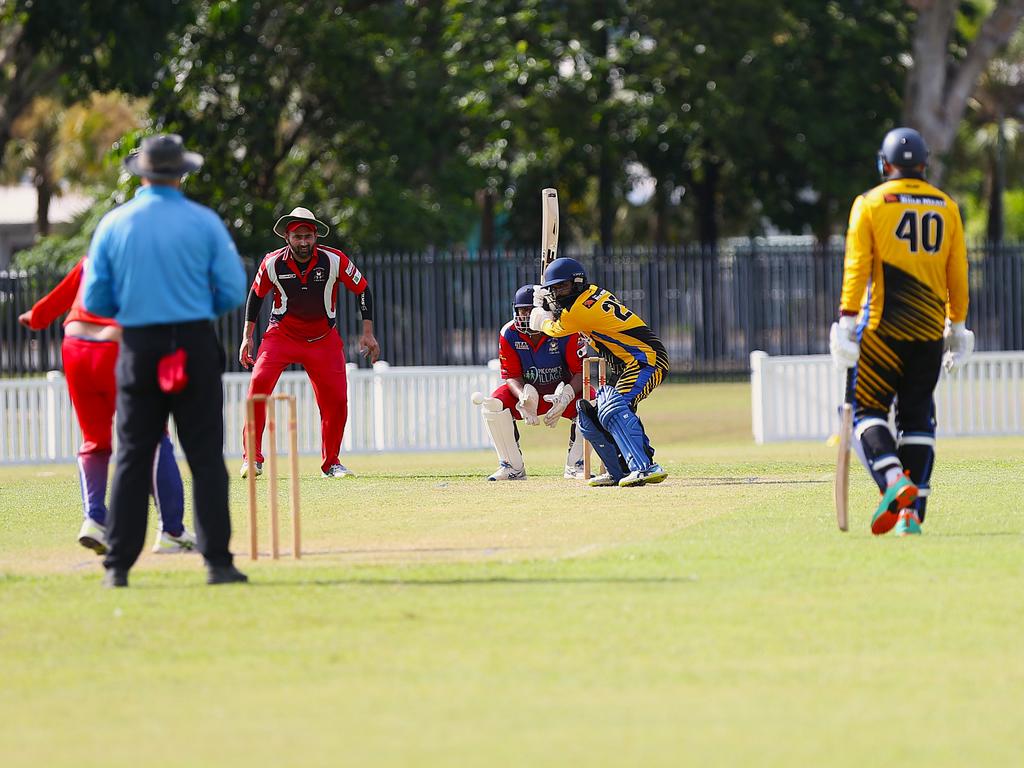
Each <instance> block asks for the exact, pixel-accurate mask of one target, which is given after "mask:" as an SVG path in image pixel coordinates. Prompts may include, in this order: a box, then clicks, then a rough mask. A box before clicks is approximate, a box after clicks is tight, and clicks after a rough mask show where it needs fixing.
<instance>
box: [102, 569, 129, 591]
mask: <svg viewBox="0 0 1024 768" xmlns="http://www.w3.org/2000/svg"><path fill="white" fill-rule="evenodd" d="M103 586H104V587H127V586H128V571H124V570H121V569H120V568H107V572H106V573H104V574H103Z"/></svg>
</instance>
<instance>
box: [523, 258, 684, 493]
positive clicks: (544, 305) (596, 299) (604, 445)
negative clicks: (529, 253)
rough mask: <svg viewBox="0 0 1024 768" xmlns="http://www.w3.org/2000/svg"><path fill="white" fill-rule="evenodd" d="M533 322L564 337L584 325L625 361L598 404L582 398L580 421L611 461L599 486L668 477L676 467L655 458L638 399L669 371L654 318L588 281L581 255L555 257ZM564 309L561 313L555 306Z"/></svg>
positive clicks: (602, 349)
mask: <svg viewBox="0 0 1024 768" xmlns="http://www.w3.org/2000/svg"><path fill="white" fill-rule="evenodd" d="M534 304H535V307H534V309H533V311H532V313H531V314H530V328H531V329H532V330H535V331H541V332H542V333H545V334H547V335H548V336H553V337H555V338H560V337H562V336H568V335H569V334H573V333H578V334H580V335H581V336H585V337H586V339H585V340H586V341H589V343H590V344H591V345H592V346H593V347H594V348H595V349H597V351H598V354H600V355H601V356H603V357H605V358H606V359H608V360H609V362H610V363H612V368H613V369H621V373H620V374H619V376H618V379H617V381H616V382H615V385H614V386H604V387H601V388H600V389H599V390H598V392H597V406H596V407H595V406H594V405H593V404H591V403H590V402H589V401H586V400H584V401H583V402H581V403H580V404H579V406H578V411H579V417H578V423H579V429H580V431H581V432H582V433H583V436H584V437H585V438H586V439H587V440H589V441H590V444H591V445H593V446H594V450H595V451H596V452H597V455H598V456H600V457H601V460H602V461H603V462H604V465H605V469H606V470H607V472H605V473H604V474H603V475H598V476H597V477H595V478H593V479H592V480H591V481H590V484H591V485H594V486H607V485H621V486H636V485H644V484H647V483H651V484H653V483H660V482H661V481H662V480H664V479H665V478H666V477H667V476H668V473H667V472H665V470H664V469H662V468H661V466H659V465H658V464H657V463H655V461H654V449H653V448H652V447H651V443H650V441H649V440H648V439H647V434H646V432H645V431H644V426H643V424H642V423H641V422H640V419H639V418H638V417H637V415H636V409H637V406H638V405H639V404H640V401H641V400H643V399H644V398H646V397H647V396H648V395H649V394H650V393H651V392H652V391H653V390H654V388H655V387H657V386H658V384H660V383H661V381H662V379H663V378H664V377H665V374H666V373H667V372H668V369H669V363H668V352H667V351H666V350H665V345H664V344H662V343H661V339H659V338H658V337H657V336H655V335H654V333H653V332H652V331H651V329H650V328H649V327H648V326H647V324H646V323H645V322H644V321H643V320H641V319H640V317H639V316H637V315H636V314H635V313H634V312H632V311H631V310H629V309H627V308H626V306H625V305H623V304H622V302H620V301H619V300H618V299H616V298H615V296H614V295H612V294H611V293H609V292H608V291H607V290H605V289H604V288H599V287H598V286H596V285H591V284H590V283H588V282H587V275H586V272H585V271H584V269H583V265H582V264H580V263H579V262H578V261H576V260H575V259H568V258H561V259H555V260H554V261H552V262H551V264H549V265H548V268H547V269H545V270H544V277H543V286H540V287H538V289H537V290H536V291H535V292H534ZM553 310H554V311H558V313H559V314H558V317H557V318H556V317H555V314H554V311H553Z"/></svg>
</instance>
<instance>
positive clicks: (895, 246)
mask: <svg viewBox="0 0 1024 768" xmlns="http://www.w3.org/2000/svg"><path fill="white" fill-rule="evenodd" d="M927 160H928V148H927V146H926V145H925V143H924V139H923V138H921V135H920V134H919V133H918V132H917V131H915V130H913V129H911V128H896V129H895V130H892V131H889V133H887V134H886V136H885V139H884V140H883V141H882V147H881V150H880V151H879V153H878V170H879V173H880V174H881V175H882V178H883V179H884V182H883V183H882V184H880V185H878V186H877V187H875V188H874V189H871V190H869V191H868V192H865V193H864V194H862V195H860V196H859V197H858V198H857V199H856V200H854V202H853V208H852V210H851V211H850V224H849V228H848V229H847V232H846V259H845V265H844V269H843V293H842V298H841V300H840V305H839V321H838V322H836V323H833V324H832V330H831V334H830V339H829V341H830V344H829V346H830V350H831V353H832V359H833V360H834V361H835V363H836V365H837V366H838V367H840V368H842V369H852V370H851V371H850V374H849V375H850V381H849V384H850V386H851V387H852V393H853V408H854V439H855V440H856V441H858V442H859V446H858V453H859V454H862V456H863V460H864V462H865V464H866V466H867V468H868V471H869V472H870V473H871V476H872V478H874V480H875V482H876V483H877V484H878V488H879V490H880V491H881V492H882V498H881V500H880V501H879V503H878V508H877V509H876V510H875V514H874V516H873V517H872V518H871V532H872V533H875V534H882V533H887V532H888V531H890V530H892V529H893V527H895V528H896V533H897V534H900V535H903V534H917V533H920V532H921V522H922V521H923V520H924V513H925V504H926V502H927V498H928V494H929V492H930V478H931V474H932V468H933V466H934V464H935V406H934V402H933V393H934V391H935V385H936V384H937V383H938V380H939V372H940V370H941V369H942V368H943V367H945V368H946V370H947V371H952V370H955V369H957V368H958V367H960V366H961V365H963V363H964V361H965V360H966V359H967V358H968V356H969V355H970V354H971V352H972V351H973V350H974V334H973V333H971V332H970V331H969V330H967V327H966V320H967V304H968V290H967V248H966V245H965V244H964V230H963V223H962V221H961V219H960V210H959V208H957V205H956V203H955V202H954V201H953V199H952V198H950V197H949V195H947V194H946V193H945V192H943V191H942V190H940V189H939V188H937V187H935V186H932V185H931V184H929V183H928V182H927V181H925V179H924V169H925V164H926V162H927ZM858 313H859V319H858ZM894 398H895V400H896V429H897V435H896V436H895V438H894V436H893V434H892V432H891V431H890V429H889V408H890V406H891V405H892V403H893V399H894Z"/></svg>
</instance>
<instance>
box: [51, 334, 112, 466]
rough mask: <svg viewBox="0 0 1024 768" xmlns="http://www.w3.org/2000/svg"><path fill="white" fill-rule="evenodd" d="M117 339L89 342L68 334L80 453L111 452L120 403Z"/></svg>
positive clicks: (67, 370)
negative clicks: (116, 370)
mask: <svg viewBox="0 0 1024 768" xmlns="http://www.w3.org/2000/svg"><path fill="white" fill-rule="evenodd" d="M117 353H118V343H117V342H116V341H87V340H85V339H77V338H74V337H73V336H65V337H64V343H63V344H62V346H61V354H62V355H63V358H64V376H65V378H66V379H67V383H68V394H69V395H70V396H71V404H72V405H73V406H74V409H75V416H76V417H77V418H78V426H80V427H81V428H82V447H81V448H79V450H78V453H79V454H80V455H81V454H88V453H110V443H111V439H112V432H113V425H114V406H115V404H116V402H117V380H116V379H115V377H114V366H115V365H116V364H117Z"/></svg>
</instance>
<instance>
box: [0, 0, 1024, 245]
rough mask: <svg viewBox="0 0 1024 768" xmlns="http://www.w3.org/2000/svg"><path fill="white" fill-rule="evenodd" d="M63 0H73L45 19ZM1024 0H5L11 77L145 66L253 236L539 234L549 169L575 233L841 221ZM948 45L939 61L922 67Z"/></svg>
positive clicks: (1, 44)
mask: <svg viewBox="0 0 1024 768" xmlns="http://www.w3.org/2000/svg"><path fill="white" fill-rule="evenodd" d="M71 5H74V6H75V8H76V9H77V10H71ZM42 6H46V9H47V11H48V12H49V13H51V14H56V15H58V16H60V18H61V21H60V23H58V24H56V25H55V29H53V30H47V31H45V33H44V31H43V29H42V28H41V27H40V26H39V19H40V18H41V17H39V16H38V13H37V9H39V8H41V7H42ZM1018 6H1024V0H964V1H962V2H958V1H957V0H927V2H926V1H925V0H916V1H914V0H873V1H872V2H864V1H863V0H790V2H787V3H767V2H763V0H730V2H728V3H725V2H723V1H721V0H709V1H708V2H704V3H688V4H684V5H681V4H680V3H678V2H676V1H675V0H488V2H486V3H484V2H479V1H478V0H389V1H388V2H374V1H372V0H348V1H346V2H342V1H341V0H180V1H179V2H176V3H175V2H170V1H169V0H167V1H162V2H159V3H157V2H152V3H135V4H129V6H128V8H129V10H128V11H125V10H124V9H123V8H121V7H120V6H118V8H119V12H120V13H121V14H122V15H121V16H117V15H116V14H113V12H112V4H111V3H109V2H107V1H106V0H97V1H96V2H90V1H88V0H86V2H79V3H74V4H72V3H70V2H61V0H36V2H35V4H34V5H31V8H30V7H29V4H28V0H15V1H13V2H4V0H0V16H2V17H3V18H4V19H6V20H7V21H8V22H10V23H11V25H9V26H5V27H3V31H2V32H0V51H2V53H0V56H3V57H5V58H4V59H3V61H4V62H6V63H4V64H3V66H0V77H2V78H6V80H5V81H4V82H5V83H7V84H9V85H11V86H17V84H18V83H23V82H24V81H26V78H28V74H27V73H28V72H29V71H30V69H31V71H32V72H35V73H36V74H35V77H37V78H40V77H45V76H46V75H47V73H49V74H50V76H56V77H57V78H58V80H59V81H60V82H61V83H62V87H63V88H64V89H65V90H64V95H62V96H60V99H61V100H62V102H63V103H65V104H66V103H67V101H68V100H69V98H70V96H69V95H68V94H74V93H77V92H79V91H82V90H87V89H90V88H96V87H98V86H103V87H112V86H122V87H125V88H129V89H134V90H135V91H137V92H146V94H147V96H148V99H149V101H148V103H149V105H150V119H149V123H148V125H146V126H145V130H171V131H177V132H179V133H181V134H182V135H183V136H184V137H185V139H186V143H187V144H188V145H189V147H190V148H192V149H195V150H197V151H199V152H202V153H203V154H204V155H205V157H206V165H205V166H204V168H203V170H202V172H200V173H199V174H196V175H195V176H194V177H193V178H191V179H190V180H189V182H188V191H189V194H190V195H192V196H194V197H196V198H197V199H199V200H201V201H202V202H204V203H206V204H208V205H211V206H212V207H214V208H215V209H216V210H217V211H218V212H219V213H220V214H221V215H222V216H223V217H224V219H225V220H226V221H227V222H228V223H229V225H230V226H231V228H232V230H233V232H234V234H235V235H236V238H237V240H238V241H239V245H240V247H241V249H242V251H243V252H244V253H247V254H249V255H251V256H258V255H259V254H260V253H262V252H263V251H265V250H267V249H268V248H270V247H272V246H274V245H276V243H277V240H276V239H275V237H274V236H273V235H272V234H271V227H272V225H273V222H274V221H275V219H276V218H277V217H278V216H280V215H281V214H283V213H286V212H287V211H288V210H290V209H291V208H292V207H294V206H296V205H305V206H308V207H310V208H313V209H314V210H316V211H317V213H318V214H319V215H320V216H321V217H322V218H324V219H325V220H328V221H329V222H330V223H331V224H332V226H333V227H334V228H335V230H336V232H335V235H333V236H332V237H333V238H334V239H335V241H336V242H337V243H338V244H340V245H342V246H343V247H346V248H355V249H362V250H376V249H414V248H416V249H418V248H424V247H430V246H436V247H450V246H458V245H460V244H466V243H470V242H474V243H476V242H479V243H481V244H482V245H483V246H485V247H492V246H501V245H503V244H508V245H513V244H514V245H522V244H529V243H532V242H535V240H536V237H537V234H536V233H537V231H538V229H539V226H538V225H539V205H538V194H537V193H538V192H539V191H540V189H541V188H543V187H548V186H553V187H556V188H557V189H558V190H559V193H560V197H561V201H562V212H563V230H562V231H563V233H564V234H563V237H564V238H565V239H566V240H567V241H573V242H575V243H577V244H580V245H593V246H605V247H607V246H612V245H615V244H620V243H626V242H633V241H642V242H652V241H653V242H656V243H661V244H668V243H684V242H693V241H697V242H701V243H704V244H711V243H714V242H716V241H717V240H718V239H719V238H721V237H725V236H732V235H757V234H762V233H765V232H774V231H782V232H795V233H805V232H809V233H814V234H816V235H817V236H818V237H819V238H825V237H827V236H828V235H829V234H831V233H835V232H837V231H841V229H842V223H843V219H844V217H845V215H846V211H847V210H848V207H849V204H850V201H851V200H852V198H853V197H854V196H855V195H856V194H857V193H858V192H860V191H861V190H862V189H864V188H865V187H867V186H869V185H870V184H872V183H873V182H874V181H875V179H876V176H875V174H874V167H873V158H874V153H875V150H876V149H877V146H878V143H879V141H880V139H881V137H882V135H883V134H884V133H885V131H886V130H887V129H889V128H891V127H892V126H894V125H895V124H896V123H897V122H898V121H899V116H900V114H901V112H903V113H904V114H907V109H908V108H909V109H925V108H927V109H933V108H934V100H933V101H928V98H930V97H928V94H933V95H934V94H935V93H940V94H945V95H946V96H949V95H950V94H953V95H955V94H956V93H959V92H960V91H958V90H957V89H956V87H954V85H955V84H956V83H963V82H968V81H970V82H975V81H976V80H977V79H978V78H977V77H975V79H974V80H969V78H968V80H965V79H964V78H965V77H967V75H964V74H958V73H964V72H967V71H968V69H970V67H972V66H974V64H973V62H975V61H977V60H981V59H979V57H981V58H982V59H983V60H984V61H989V59H990V58H991V55H992V53H993V52H994V51H996V50H998V48H999V40H1000V39H1001V38H1000V37H999V36H1000V35H1002V34H1003V33H1004V32H1005V31H1006V29H1007V28H1008V26H1009V27H1012V26H1013V24H1015V23H1018V22H1019V17H1018V16H1015V15H1014V14H1015V8H1017V7H1018ZM139 9H141V10H139ZM950 9H952V13H953V15H952V17H951V19H952V20H951V21H950V22H949V24H946V25H945V26H943V24H945V20H946V16H948V15H949V13H950ZM125 13H127V16H125V15H124V14H125ZM104 14H106V15H107V16H109V19H107V18H106V17H105V16H104ZM140 14H141V15H142V16H141V17H144V18H145V19H146V22H145V23H139V19H140ZM942 14H946V16H943V15H942ZM115 16H116V18H115ZM67 19H74V20H75V21H74V24H72V23H71V22H69V21H67ZM929 19H931V20H932V21H934V20H935V19H938V20H939V21H940V22H942V23H939V24H937V26H936V24H933V23H932V22H931V21H929ZM108 24H109V28H108ZM929 24H931V26H929ZM129 29H130V30H131V32H130V33H129V32H128V31H127V30H129ZM929 29H933V31H934V29H938V30H939V31H942V30H945V34H946V37H942V36H941V35H939V36H938V37H935V36H934V35H933V36H931V37H928V35H926V34H925V33H926V32H927V30H929ZM925 38H927V39H928V40H929V41H930V42H929V45H932V46H933V47H932V48H928V47H927V46H925V47H922V46H923V44H922V40H924V39H925ZM166 40H169V41H170V42H169V43H167V42H165V41H166ZM936 40H938V41H939V42H940V43H941V44H940V45H939V46H938V48H935V47H934V44H935V41H936ZM29 41H31V44H32V46H34V47H32V48H31V50H32V51H34V52H35V54H37V55H36V56H34V58H31V59H29V60H26V59H24V56H23V54H18V52H19V51H23V49H24V46H25V45H28V43H29ZM926 50H927V51H932V53H934V52H935V51H941V56H938V57H935V56H933V57H932V58H929V57H928V56H925V55H922V52H924V51H926ZM154 51H155V53H154ZM15 54H18V55H21V56H22V58H21V59H19V60H18V63H17V64H16V65H14V64H11V62H14V61H15V59H16V58H17V56H15ZM12 56H15V58H11V57H12ZM985 56H988V58H984V57H985ZM26 61H30V62H31V67H30V68H26V66H27V65H26ZM929 62H931V64H930V63H929ZM940 63H941V65H942V66H943V67H945V68H946V70H948V77H946V78H945V79H944V80H943V83H944V85H943V86H942V88H941V89H939V90H938V91H936V90H935V88H934V87H933V86H932V85H928V86H927V87H925V85H924V83H925V81H926V80H927V78H929V77H931V76H932V75H931V74H929V72H931V73H932V74H934V68H931V69H930V68H929V67H931V66H932V64H934V65H935V66H938V65H939V64H940ZM982 81H983V83H984V82H989V80H986V79H985V78H982ZM39 82H42V80H40V81H39ZM929 82H930V81H929ZM19 87H20V88H21V90H22V91H24V90H25V88H24V85H22V86H18V87H13V88H12V89H11V90H10V92H11V93H14V92H18V90H19ZM951 89H952V90H951ZM29 90H31V89H29ZM970 90H971V89H968V91H970ZM904 94H908V97H907V98H906V99H905V98H904ZM926 97H928V98H926ZM943 98H944V97H943ZM12 103H13V102H12V98H11V97H10V96H9V95H8V96H7V97H6V100H4V101H3V103H2V105H0V138H2V126H3V120H4V115H5V114H7V112H5V111H4V110H5V109H7V111H8V112H9V111H10V105H11V104H12ZM943 103H944V102H943ZM914 105H916V106H914ZM928 105H931V106H928ZM947 106H949V109H946V111H945V112H942V115H941V117H942V119H943V120H950V121H953V122H954V123H955V122H956V121H958V120H959V118H958V117H957V112H956V111H955V109H953V108H952V105H947ZM944 109H945V107H944ZM940 111H941V110H940ZM910 114H915V113H914V112H913V111H911V113H910ZM925 127H926V128H927V126H925ZM140 135H141V133H140V132H136V133H129V134H128V135H127V136H126V137H125V138H124V139H123V140H122V141H121V142H120V143H119V144H118V146H117V150H116V153H115V157H119V156H120V155H121V154H123V153H124V152H125V151H127V150H128V149H129V148H130V147H131V146H133V145H134V144H135V143H136V142H137V141H138V139H139V137H140ZM927 135H928V133H927V130H926V136H927ZM937 146H938V149H939V152H940V154H941V152H942V151H943V149H942V147H943V146H944V145H942V144H941V142H940V143H939V144H938V145H937ZM949 157H950V158H951V159H952V161H953V162H954V163H956V162H958V159H957V158H958V155H957V154H956V153H953V154H951V155H949ZM964 157H967V155H964ZM121 191H122V192H125V191H127V190H126V189H122V190H121Z"/></svg>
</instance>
